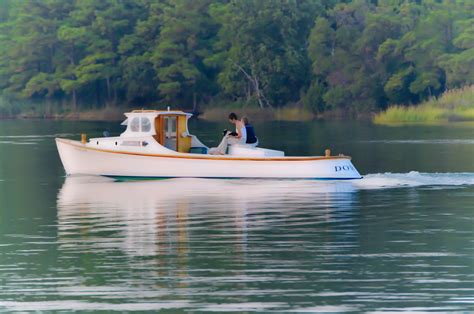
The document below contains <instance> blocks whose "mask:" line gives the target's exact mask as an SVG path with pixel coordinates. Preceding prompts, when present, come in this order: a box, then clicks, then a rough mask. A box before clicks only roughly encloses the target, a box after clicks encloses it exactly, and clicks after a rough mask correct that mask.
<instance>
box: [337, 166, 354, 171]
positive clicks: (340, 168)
mask: <svg viewBox="0 0 474 314" xmlns="http://www.w3.org/2000/svg"><path fill="white" fill-rule="evenodd" d="M334 170H336V172H339V171H349V170H355V168H354V167H353V166H351V165H344V166H334Z"/></svg>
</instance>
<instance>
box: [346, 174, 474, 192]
mask: <svg viewBox="0 0 474 314" xmlns="http://www.w3.org/2000/svg"><path fill="white" fill-rule="evenodd" d="M352 184H353V186H354V187H356V188H359V189H378V188H397V187H420V186H433V187H435V186H438V187H442V186H445V187H446V186H462V185H474V173H473V172H446V173H426V172H418V171H410V172H408V173H390V172H388V173H376V174H367V175H365V176H364V178H363V179H361V180H358V181H354V182H353V183H352Z"/></svg>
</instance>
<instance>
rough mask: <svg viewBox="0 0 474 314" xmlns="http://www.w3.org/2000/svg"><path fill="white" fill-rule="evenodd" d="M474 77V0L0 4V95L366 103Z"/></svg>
mask: <svg viewBox="0 0 474 314" xmlns="http://www.w3.org/2000/svg"><path fill="white" fill-rule="evenodd" d="M473 83H474V2H473V1H472V0H379V1H375V0H372V1H369V0H365V1H364V0H353V1H344V0H267V1H262V0H220V1H212V0H192V1H191V0H101V1H96V0H0V95H1V97H2V98H3V99H12V100H19V99H23V100H24V99H27V100H31V101H33V102H36V103H39V104H46V103H56V104H61V105H63V106H65V107H68V108H70V110H76V109H78V107H80V108H90V107H92V106H93V107H97V108H100V107H102V106H112V105H117V104H126V105H130V106H140V107H146V106H149V105H154V104H171V105H173V106H179V107H183V108H188V109H194V110H197V109H198V106H199V105H203V104H212V103H213V104H217V105H219V104H224V103H233V102H235V103H239V104H250V105H255V106H259V107H261V108H264V107H280V106H285V105H287V104H291V103H293V104H294V103H300V104H302V105H304V106H306V108H308V109H311V110H312V111H314V112H322V111H324V110H328V109H338V110H345V111H368V110H376V109H378V108H384V107H385V106H386V105H387V104H389V103H397V104H411V103H417V102H420V101H422V100H425V99H427V98H429V97H430V96H436V95H439V94H440V93H442V92H443V91H445V90H446V89H451V88H456V87H461V86H464V85H469V84H473Z"/></svg>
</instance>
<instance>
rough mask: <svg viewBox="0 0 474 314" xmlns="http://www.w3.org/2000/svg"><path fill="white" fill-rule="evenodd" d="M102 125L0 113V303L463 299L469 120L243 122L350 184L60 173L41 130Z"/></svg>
mask: <svg viewBox="0 0 474 314" xmlns="http://www.w3.org/2000/svg"><path fill="white" fill-rule="evenodd" d="M224 126H225V125H219V124H211V123H203V122H197V121H193V122H192V123H191V125H190V127H191V130H192V131H193V133H195V134H196V135H198V136H199V137H200V138H201V139H202V140H203V141H204V142H206V143H207V144H209V145H214V144H216V143H217V141H218V140H219V138H218V135H219V134H220V130H221V129H222V128H224ZM106 129H107V130H109V131H110V132H111V134H117V133H118V132H119V131H120V127H117V126H116V124H115V123H96V122H94V123H85V122H44V121H0V311H2V312H3V311H25V310H40V311H53V310H57V311H65V310H89V311H92V310H102V311H106V310H117V311H134V310H138V311H145V310H150V311H156V310H164V311H165V312H184V311H196V312H209V311H228V312H253V311H262V312H281V311H290V312H377V311H386V312H390V311H395V312H396V311H410V312H426V311H442V312H446V311H456V312H468V311H474V243H473V241H474V224H473V220H474V127H469V126H462V127H439V126H438V127H434V126H427V127H382V126H373V125H370V124H367V123H352V122H349V123H348V122H331V123H329V122H325V123H322V122H313V123H263V124H259V125H257V126H256V129H257V132H258V135H259V137H260V141H261V143H262V146H268V147H273V148H276V149H284V150H285V151H287V152H290V153H292V154H303V155H310V154H321V153H322V152H323V151H324V149H325V148H326V147H330V148H331V149H332V150H333V152H334V153H345V154H349V155H351V156H353V158H354V159H353V162H354V164H355V166H356V167H357V168H358V169H359V171H360V172H361V173H362V174H364V176H365V178H364V179H362V180H360V181H356V182H353V183H351V182H330V183H327V182H312V181H298V180H294V181H289V180H264V181H262V180H260V181H255V180H209V179H169V180H159V181H135V182H114V181H111V180H109V179H105V178H94V177H69V178H65V177H64V172H63V169H62V166H61V164H60V161H59V158H58V155H57V153H56V149H55V146H54V141H53V139H54V137H55V136H57V135H61V136H64V137H69V138H78V137H79V133H80V132H87V133H88V134H89V135H91V136H97V135H100V134H101V133H102V131H103V130H106ZM388 172H391V173H388Z"/></svg>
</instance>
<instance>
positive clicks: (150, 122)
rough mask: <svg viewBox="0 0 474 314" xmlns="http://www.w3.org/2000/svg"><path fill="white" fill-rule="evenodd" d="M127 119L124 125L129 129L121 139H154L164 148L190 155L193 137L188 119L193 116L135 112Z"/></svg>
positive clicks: (145, 111)
mask: <svg viewBox="0 0 474 314" xmlns="http://www.w3.org/2000/svg"><path fill="white" fill-rule="evenodd" d="M125 116H126V117H127V119H126V120H125V121H124V122H123V123H122V125H127V129H126V130H125V132H124V133H122V134H121V135H120V137H129V138H131V137H144V136H150V135H151V136H153V138H154V139H155V140H156V141H157V142H158V143H159V144H160V145H162V146H164V147H166V148H168V149H171V150H174V151H177V152H180V153H189V152H190V150H191V147H192V144H193V142H197V143H196V144H198V146H200V147H202V146H204V145H202V143H200V142H199V141H198V140H197V139H196V140H194V141H193V137H194V136H192V135H191V134H190V133H189V131H188V119H189V118H190V117H192V114H190V113H186V112H183V111H179V110H176V111H170V110H168V111H160V110H133V111H132V112H128V113H125Z"/></svg>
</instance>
